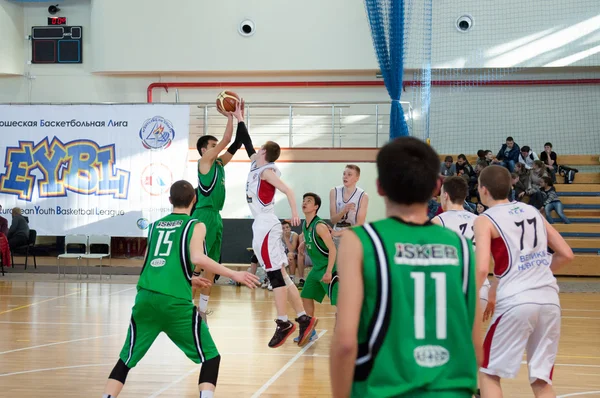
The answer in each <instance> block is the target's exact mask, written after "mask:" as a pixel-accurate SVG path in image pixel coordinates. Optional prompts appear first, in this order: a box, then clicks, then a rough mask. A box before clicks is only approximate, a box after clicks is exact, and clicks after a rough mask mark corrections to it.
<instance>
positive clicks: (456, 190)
mask: <svg viewBox="0 0 600 398" xmlns="http://www.w3.org/2000/svg"><path fill="white" fill-rule="evenodd" d="M442 187H443V188H444V192H446V193H447V194H448V196H449V197H450V200H451V201H452V203H455V204H462V203H463V202H464V201H465V199H466V198H467V194H468V193H469V184H467V182H466V181H465V179H464V178H462V177H458V176H452V177H447V178H446V179H445V180H444V183H443V184H442Z"/></svg>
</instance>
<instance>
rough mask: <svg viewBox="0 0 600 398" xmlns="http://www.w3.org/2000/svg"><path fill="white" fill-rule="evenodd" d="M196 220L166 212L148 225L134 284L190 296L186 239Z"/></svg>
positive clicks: (158, 291)
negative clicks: (144, 251) (145, 242)
mask: <svg viewBox="0 0 600 398" xmlns="http://www.w3.org/2000/svg"><path fill="white" fill-rule="evenodd" d="M196 222H197V221H196V220H195V219H193V218H191V217H190V216H188V215H187V214H169V215H168V216H166V217H163V218H161V219H160V220H158V221H156V222H155V223H153V224H152V225H151V226H150V229H149V232H148V252H147V254H146V259H145V260H144V267H143V268H142V273H141V275H140V279H139V281H138V288H142V289H146V290H151V291H153V292H157V293H162V294H166V295H168V296H172V297H176V298H181V299H184V300H191V299H192V273H193V271H194V265H193V264H192V262H191V260H190V242H191V240H192V233H193V231H194V229H193V228H194V226H195V225H196Z"/></svg>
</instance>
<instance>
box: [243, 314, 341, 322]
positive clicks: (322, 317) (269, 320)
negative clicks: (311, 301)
mask: <svg viewBox="0 0 600 398" xmlns="http://www.w3.org/2000/svg"><path fill="white" fill-rule="evenodd" d="M253 313H254V312H253ZM318 318H319V320H321V319H335V317H334V316H320V317H318ZM274 319H275V318H273V319H261V320H258V321H254V322H255V323H263V322H275V321H274Z"/></svg>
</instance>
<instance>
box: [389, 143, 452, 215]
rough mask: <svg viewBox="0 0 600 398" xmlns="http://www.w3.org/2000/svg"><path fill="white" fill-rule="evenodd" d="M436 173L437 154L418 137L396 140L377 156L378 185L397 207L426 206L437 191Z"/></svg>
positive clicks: (438, 168)
mask: <svg viewBox="0 0 600 398" xmlns="http://www.w3.org/2000/svg"><path fill="white" fill-rule="evenodd" d="M439 173H440V160H439V157H438V154H437V153H436V152H435V150H433V148H432V147H431V146H429V145H427V144H426V143H425V142H423V141H421V140H420V139H418V138H414V137H400V138H396V139H395V140H393V141H390V142H389V143H387V144H386V145H385V146H384V147H383V148H381V149H380V150H379V153H378V154H377V176H378V177H377V178H378V180H379V186H380V187H381V189H382V190H383V192H384V194H385V196H387V197H388V198H389V199H390V200H391V201H392V202H395V203H398V204H405V205H410V204H413V203H427V202H428V201H429V200H430V199H431V197H432V196H433V194H434V191H435V190H436V188H437V184H438V178H439Z"/></svg>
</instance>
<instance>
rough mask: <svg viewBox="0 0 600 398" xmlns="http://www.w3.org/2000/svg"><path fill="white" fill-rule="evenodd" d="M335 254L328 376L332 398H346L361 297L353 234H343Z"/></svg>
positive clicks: (359, 246)
mask: <svg viewBox="0 0 600 398" xmlns="http://www.w3.org/2000/svg"><path fill="white" fill-rule="evenodd" d="M339 251H340V254H339V258H338V264H337V271H338V275H339V277H340V279H339V288H338V289H339V290H338V298H337V314H338V315H337V324H336V327H335V330H334V332H333V339H332V341H331V350H330V355H329V373H330V377H331V388H332V392H333V397H334V398H346V397H349V396H350V391H351V389H352V380H353V376H354V366H355V362H356V356H357V354H358V323H359V320H360V309H361V308H362V303H363V296H364V293H363V274H362V263H363V247H362V243H361V242H360V239H359V238H358V237H357V236H356V235H355V234H354V232H352V231H344V233H343V234H342V239H341V241H340V250H339Z"/></svg>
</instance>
